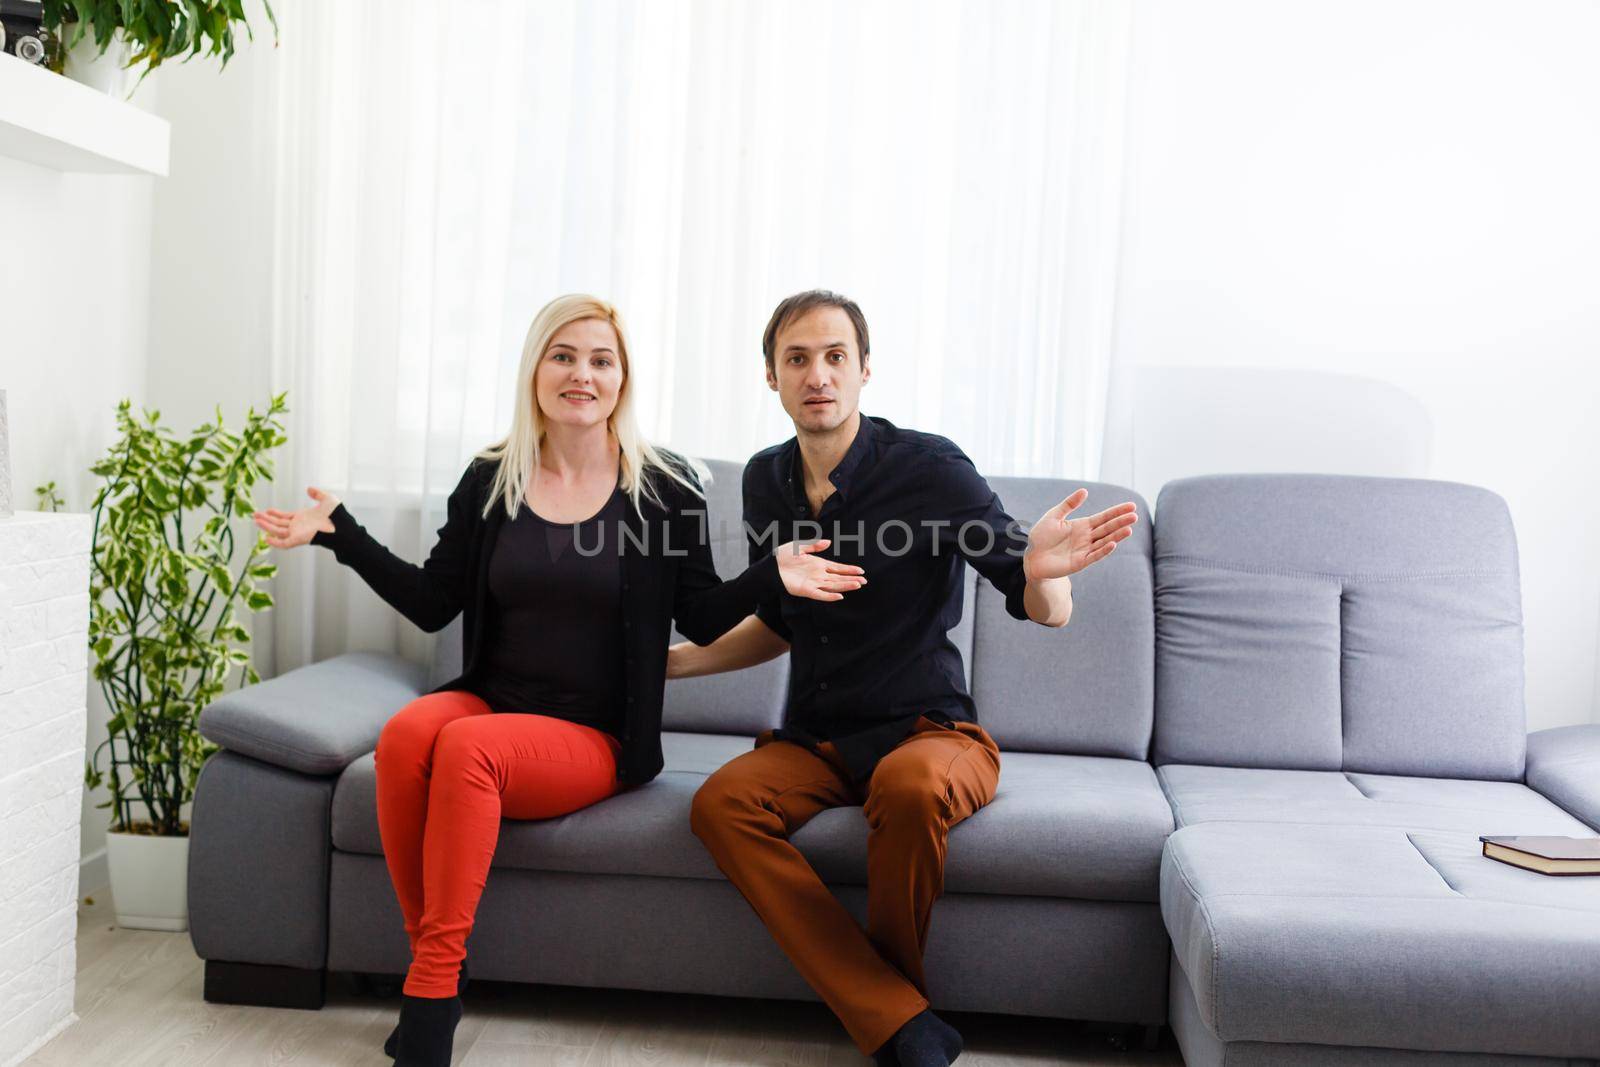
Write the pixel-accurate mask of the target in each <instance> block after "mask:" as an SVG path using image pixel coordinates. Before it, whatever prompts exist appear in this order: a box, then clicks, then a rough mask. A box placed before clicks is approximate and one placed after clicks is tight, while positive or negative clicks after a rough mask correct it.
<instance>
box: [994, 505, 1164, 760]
mask: <svg viewBox="0 0 1600 1067" xmlns="http://www.w3.org/2000/svg"><path fill="white" fill-rule="evenodd" d="M989 484H990V485H991V486H993V487H994V490H995V493H996V494H997V495H998V496H999V497H1000V500H1001V502H1002V503H1003V504H1004V505H1005V508H1006V511H1007V512H1008V513H1009V514H1010V515H1011V516H1012V517H1013V518H1014V519H1016V520H1017V521H1018V522H1021V523H1024V524H1028V525H1032V524H1033V523H1034V522H1037V521H1038V519H1039V516H1041V515H1043V514H1044V513H1045V511H1046V510H1047V509H1049V508H1052V507H1054V506H1055V505H1056V504H1059V503H1060V502H1061V500H1062V498H1063V497H1065V496H1067V495H1068V494H1069V493H1071V492H1073V491H1074V490H1076V489H1077V488H1078V487H1079V486H1080V485H1081V486H1083V487H1084V488H1086V489H1088V490H1089V496H1088V499H1087V500H1085V501H1084V503H1083V504H1082V505H1080V506H1079V507H1078V509H1077V510H1076V511H1075V512H1073V514H1074V515H1078V516H1086V515H1092V514H1094V513H1095V512H1097V511H1101V510H1104V509H1105V508H1108V507H1112V506H1113V505H1116V504H1121V503H1123V502H1124V501H1129V500H1131V501H1133V502H1134V503H1135V504H1137V505H1138V508H1139V511H1138V514H1139V521H1138V522H1137V523H1135V524H1134V527H1133V534H1132V535H1131V536H1130V537H1129V538H1128V539H1127V540H1125V541H1123V542H1122V543H1121V544H1119V545H1118V546H1117V550H1116V551H1115V552H1113V553H1112V554H1111V555H1110V556H1109V557H1107V558H1106V559H1104V560H1101V561H1100V562H1099V563H1096V564H1095V565H1094V566H1093V567H1091V568H1089V569H1088V570H1085V571H1080V572H1079V573H1078V574H1075V575H1073V576H1072V590H1073V608H1072V621H1071V622H1069V623H1068V624H1067V625H1066V626H1064V627H1061V628H1059V629H1051V628H1048V627H1044V626H1037V625H1034V624H1033V623H1028V622H1020V621H1018V620H1016V619H1013V618H1012V617H1011V616H1010V615H1008V614H1007V613H1006V610H1005V598H1004V597H1003V596H1002V595H1001V594H1000V593H999V592H998V591H997V590H996V589H995V588H994V587H993V586H992V585H990V584H989V583H988V582H986V581H983V580H982V579H979V581H978V596H977V606H976V612H975V614H976V620H977V626H976V629H977V632H976V635H975V638H974V642H973V661H972V670H971V672H970V677H969V678H968V683H969V684H970V685H971V687H972V695H973V698H974V699H975V700H976V701H977V705H978V720H979V721H980V722H981V723H983V725H984V728H985V729H987V730H988V731H989V733H990V734H992V735H993V736H994V739H995V740H996V741H998V742H999V743H1000V747H1001V749H1002V750H1007V751H1025V752H1071V753H1076V754H1079V755H1096V756H1122V757H1124V758H1127V759H1138V760H1142V759H1145V758H1146V756H1147V755H1148V754H1149V746H1150V728H1151V722H1152V717H1153V714H1154V711H1153V707H1154V688H1153V680H1152V674H1151V665H1152V661H1153V655H1154V653H1153V646H1152V640H1153V633H1154V619H1153V617H1152V614H1151V613H1152V610H1153V609H1152V601H1151V571H1150V544H1151V539H1150V511H1149V508H1148V507H1147V506H1146V505H1145V502H1144V500H1143V498H1141V497H1140V496H1139V494H1137V493H1135V492H1133V490H1131V489H1124V488H1122V487H1121V486H1117V485H1109V484H1104V483H1099V482H1066V481H1061V480H1057V479H1053V478H1050V479H1047V478H991V479H990V480H989Z"/></svg>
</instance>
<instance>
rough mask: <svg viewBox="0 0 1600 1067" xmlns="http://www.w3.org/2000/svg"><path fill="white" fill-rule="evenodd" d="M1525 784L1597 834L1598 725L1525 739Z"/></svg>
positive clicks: (1540, 733)
mask: <svg viewBox="0 0 1600 1067" xmlns="http://www.w3.org/2000/svg"><path fill="white" fill-rule="evenodd" d="M1526 779H1527V783H1528V785H1529V786H1531V787H1532V788H1534V789H1537V790H1538V791H1539V792H1541V793H1543V794H1544V795H1545V796H1546V797H1548V798H1550V799H1551V800H1552V801H1554V802H1555V803H1557V804H1559V805H1561V806H1562V807H1563V808H1565V809H1566V810H1568V811H1570V812H1571V813H1572V814H1573V815H1576V816H1577V817H1578V818H1580V819H1582V820H1583V821H1584V822H1586V823H1588V824H1589V825H1590V826H1592V827H1594V828H1595V829H1597V830H1600V723H1595V724H1589V725H1580V726H1557V727H1555V728H1553V729H1550V730H1537V731H1535V732H1534V733H1531V734H1529V735H1528V769H1527V774H1526Z"/></svg>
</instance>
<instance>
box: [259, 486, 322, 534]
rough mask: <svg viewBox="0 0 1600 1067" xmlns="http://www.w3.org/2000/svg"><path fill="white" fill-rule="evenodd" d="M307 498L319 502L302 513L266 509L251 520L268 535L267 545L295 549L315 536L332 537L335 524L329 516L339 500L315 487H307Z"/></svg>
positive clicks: (303, 509) (302, 509)
mask: <svg viewBox="0 0 1600 1067" xmlns="http://www.w3.org/2000/svg"><path fill="white" fill-rule="evenodd" d="M306 495H307V496H309V497H311V499H312V500H315V501H316V503H315V504H314V505H312V506H311V507H308V508H301V509H300V510H299V511H280V510H279V509H277V508H267V509H266V510H265V511H257V512H254V513H253V514H252V515H251V516H250V517H251V518H252V519H254V520H255V524H256V525H257V526H259V527H261V529H262V530H264V531H266V534H267V544H269V545H271V546H272V547H273V548H294V547H295V546H296V545H303V544H307V543H309V542H310V540H311V537H312V535H313V534H316V533H318V532H321V533H333V520H332V519H331V518H329V516H330V515H332V514H333V510H334V509H335V508H337V507H338V506H339V498H338V497H336V496H334V495H333V494H332V493H329V492H326V491H324V490H322V489H318V488H317V487H316V486H314V485H311V486H307V487H306Z"/></svg>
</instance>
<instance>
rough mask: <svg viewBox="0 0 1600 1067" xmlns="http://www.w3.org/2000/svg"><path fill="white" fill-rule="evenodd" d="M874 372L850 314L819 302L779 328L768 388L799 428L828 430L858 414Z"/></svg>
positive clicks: (821, 431)
mask: <svg viewBox="0 0 1600 1067" xmlns="http://www.w3.org/2000/svg"><path fill="white" fill-rule="evenodd" d="M871 377H872V371H871V370H870V369H869V368H867V367H864V366H863V365H862V361H861V353H860V347H859V345H858V343H857V341H856V328H855V327H854V326H853V325H851V322H850V316H848V315H846V314H845V313H844V311H843V310H841V309H840V308H835V307H820V308H812V309H811V310H810V311H808V312H806V313H805V314H804V315H801V316H799V317H798V318H796V319H795V320H794V321H792V322H790V323H788V324H787V325H786V326H784V327H783V328H782V329H781V330H779V331H778V336H777V338H776V339H775V344H774V345H773V354H772V366H771V367H770V368H769V369H768V370H767V387H768V388H769V389H771V390H772V391H773V392H775V393H777V394H778V399H779V400H781V401H782V402H783V410H784V411H787V412H788V413H789V417H790V418H791V419H793V420H794V426H795V431H796V432H797V433H827V432H828V431H829V430H834V429H837V428H838V427H840V426H841V425H843V424H844V423H845V422H846V421H847V420H848V419H849V418H850V416H851V415H853V414H854V413H855V411H856V408H857V407H858V406H859V404H860V400H861V387H862V386H863V385H866V384H867V381H868V380H869V379H870V378H871Z"/></svg>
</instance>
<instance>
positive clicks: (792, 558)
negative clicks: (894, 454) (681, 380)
mask: <svg viewBox="0 0 1600 1067" xmlns="http://www.w3.org/2000/svg"><path fill="white" fill-rule="evenodd" d="M630 360H631V354H630V351H629V348H628V342H627V335H626V332H625V330H624V329H623V325H622V321H621V319H620V317H619V316H618V313H617V310H616V308H614V307H613V306H611V305H610V304H608V303H606V302H604V301H602V300H598V299H596V298H594V297H590V296H581V295H575V296H564V297H560V298H558V299H556V300H553V301H551V302H550V303H549V304H548V305H546V306H545V307H544V308H543V309H542V310H541V311H540V312H539V314H538V315H537V316H536V317H535V318H534V321H533V324H532V326H531V327H530V328H529V330H528V336H527V341H526V343H525V344H524V346H523V352H522V361H521V364H520V366H519V368H518V371H517V391H516V396H517V402H516V406H515V410H514V412H513V414H512V425H511V432H510V433H509V434H508V435H507V436H506V438H505V439H504V440H503V441H500V442H499V443H498V444H495V445H493V446H492V447H490V448H487V449H485V450H484V451H483V452H481V453H479V454H478V455H477V456H475V457H474V459H473V460H472V462H471V464H470V465H469V466H468V468H467V471H466V473H465V474H464V475H463V476H462V478H461V482H460V484H459V485H458V486H457V487H456V489H455V491H454V492H452V493H451V494H450V499H449V503H448V506H447V517H446V521H445V525H444V526H443V527H441V528H440V530H439V540H438V543H437V544H436V545H434V547H433V550H432V552H431V553H430V554H429V556H428V559H427V562H425V563H423V564H422V565H421V566H420V567H419V566H415V565H413V564H410V563H407V562H405V561H404V560H401V559H399V558H398V557H397V556H395V555H394V554H393V553H392V552H390V551H389V550H388V549H387V548H385V547H384V546H383V545H381V544H379V543H378V542H377V541H375V540H374V539H373V538H372V537H371V536H370V535H369V534H368V533H367V532H366V530H364V529H363V528H362V527H361V525H360V524H359V523H358V522H356V520H355V518H354V517H353V516H352V515H351V514H350V512H349V511H348V510H347V509H346V508H345V507H344V505H343V504H341V503H340V502H339V501H338V499H337V498H335V497H334V496H333V495H332V494H331V493H328V492H326V491H324V490H321V489H318V488H315V487H312V488H309V489H308V490H307V492H308V494H309V495H310V497H311V498H312V499H313V500H314V501H316V503H315V505H314V506H311V507H307V508H304V509H302V510H300V511H295V512H287V511H280V510H277V509H269V510H266V511H261V512H257V513H256V515H255V521H256V523H257V525H259V526H260V527H261V528H262V529H263V530H265V531H266V533H267V541H268V543H269V544H270V545H272V546H273V547H275V548H291V547H294V546H296V545H302V544H306V543H307V542H310V543H312V544H319V545H324V546H326V547H328V548H330V549H332V550H333V553H334V555H335V557H336V558H337V559H338V560H339V562H340V563H343V564H346V565H348V566H350V567H353V568H354V569H355V571H356V573H358V574H359V575H360V576H361V577H362V579H363V580H364V581H366V583H367V584H368V585H370V586H371V587H372V588H373V590H374V591H376V592H377V593H378V595H379V596H381V597H383V599H384V600H386V601H388V603H389V604H391V605H392V606H393V607H394V608H395V609H396V610H397V611H399V612H400V613H401V614H403V615H404V616H405V617H406V618H408V619H410V620H411V621H412V622H414V623H416V624H417V625H418V626H420V627H422V628H423V629H424V630H428V631H436V630H440V629H442V628H443V627H444V626H445V625H446V624H447V623H449V622H450V621H451V620H452V619H454V618H455V617H456V616H457V615H458V614H460V615H463V616H464V617H463V627H462V641H463V656H462V660H463V664H464V666H463V671H462V674H461V676H460V677H458V678H456V679H454V680H453V681H450V682H447V683H446V684H444V685H442V686H440V687H439V688H438V689H436V690H434V691H433V692H431V693H428V694H427V695H425V696H421V697H419V698H417V699H416V700H414V701H412V702H411V703H410V704H408V705H406V706H405V707H404V708H402V709H400V710H399V712H398V713H397V714H396V715H395V716H394V718H392V719H391V720H389V722H388V723H387V725H385V726H384V728H383V731H382V733H381V735H380V736H379V739H378V747H377V753H376V757H375V759H376V769H377V793H378V798H377V799H378V829H379V832H380V835H381V837H382V840H383V851H384V858H385V861H386V862H387V864H388V868H389V875H390V878H391V880H392V881H393V883H394V889H395V896H396V897H397V898H398V900H399V903H400V908H401V911H402V912H403V914H404V916H405V929H406V935H407V937H408V938H409V940H410V942H411V961H412V962H411V965H410V968H409V970H408V971H407V974H406V980H405V986H404V990H403V992H404V996H403V998H402V1002H401V1010H400V1023H399V1025H398V1026H397V1027H396V1028H395V1032H394V1033H393V1034H391V1035H390V1040H389V1042H388V1043H387V1044H386V1045H385V1051H387V1052H389V1053H390V1054H391V1055H396V1056H397V1062H398V1063H400V1064H407V1065H410V1064H416V1065H433V1064H438V1065H440V1067H443V1065H447V1064H448V1063H449V1062H450V1053H451V1043H452V1039H453V1035H454V1031H455V1027H456V1024H457V1023H458V1022H459V1021H460V1018H461V999H460V996H459V992H460V984H461V983H462V982H464V980H465V968H464V966H463V963H464V956H465V946H466V939H467V935H468V933H469V932H470V931H471V929H472V924H473V917H474V915H475V913H476V910H477V906H478V898H479V896H480V894H481V892H482V887H483V884H484V881H485V879H486V878H487V877H488V873H489V866H490V861H491V859H492V858H493V854H494V848H495V842H496V838H497V836H498V833H499V828H500V820H501V818H502V817H505V818H511V819H548V818H554V817H556V816H558V815H565V814H567V813H569V812H573V811H576V810H578V809H580V808H583V807H587V806H588V805H590V804H595V803H597V802H599V801H601V800H604V799H606V798H607V797H609V796H612V795H613V794H615V793H616V792H618V791H619V790H621V789H623V788H627V787H629V786H635V785H639V784H641V783H644V782H647V781H649V780H650V779H652V778H654V777H655V776H656V774H657V773H659V772H660V770H661V766H662V755H661V703H662V690H663V684H664V679H665V675H666V663H667V642H668V637H669V634H670V627H671V624H672V623H673V622H676V623H677V626H678V629H679V631H680V632H681V633H683V635H684V636H686V637H688V638H689V639H690V640H691V641H694V642H696V643H698V644H708V643H710V642H711V641H713V640H715V639H716V638H717V637H719V636H720V635H722V634H723V633H724V632H725V631H727V630H728V629H730V628H731V627H733V626H734V625H735V624H736V623H738V622H739V621H740V620H742V619H744V618H745V617H746V616H748V615H750V614H751V613H752V612H753V611H754V610H755V608H756V606H757V604H758V603H759V602H760V601H761V600H762V599H763V598H764V597H769V596H772V595H775V594H776V593H777V592H778V591H779V590H780V589H782V590H785V591H787V592H789V593H791V594H793V595H796V596H805V597H810V598H812V599H817V600H838V599H841V598H842V597H843V595H844V594H845V593H847V592H850V591H852V590H854V589H858V588H860V587H861V586H862V585H863V584H865V582H866V578H865V577H864V575H863V573H862V570H861V568H859V567H854V566H849V565H846V564H840V563H835V562H832V561H830V560H827V559H824V558H823V557H821V556H819V555H816V554H815V553H816V552H818V551H820V550H821V549H824V548H826V547H827V542H826V541H818V542H814V543H812V544H810V545H805V546H800V545H798V544H794V543H791V544H790V545H787V546H782V548H781V549H780V550H779V551H777V552H775V553H774V554H773V555H772V556H769V557H765V558H763V559H762V560H761V561H760V562H758V563H755V564H753V565H751V567H750V568H749V569H747V570H746V571H744V573H742V574H740V575H739V576H738V577H737V578H734V579H733V580H731V581H728V582H721V581H719V580H718V577H717V573H716V569H715V567H714V566H713V565H712V561H711V552H710V548H709V546H708V544H707V543H706V530H705V523H704V521H703V509H704V502H703V498H702V491H701V483H702V477H701V472H702V471H703V468H702V467H700V466H699V465H698V464H696V463H694V462H692V461H690V460H686V459H684V458H682V457H680V456H676V455H674V454H672V453H670V452H667V451H665V450H662V449H657V448H654V447H652V446H651V445H650V444H649V443H647V442H646V441H644V440H643V439H642V438H641V437H640V436H639V432H638V429H637V427H636V425H635V421H634V414H633V412H634V400H633V390H632V388H631V385H630V383H631V380H632V375H631V362H630ZM497 712H498V713H500V714H495V713H497Z"/></svg>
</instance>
